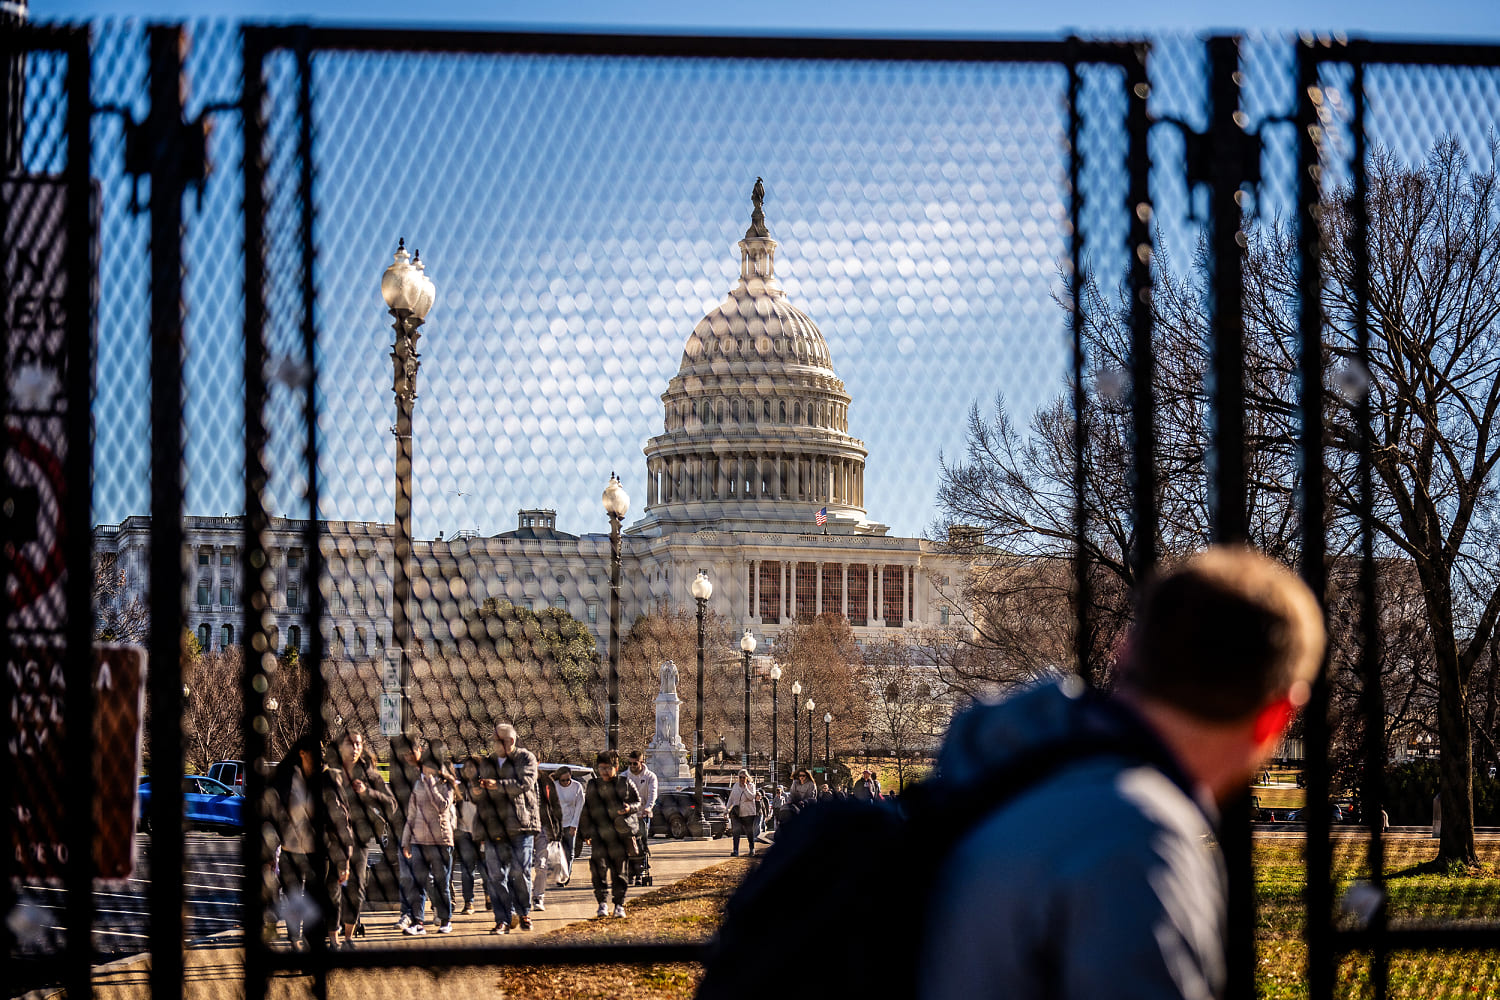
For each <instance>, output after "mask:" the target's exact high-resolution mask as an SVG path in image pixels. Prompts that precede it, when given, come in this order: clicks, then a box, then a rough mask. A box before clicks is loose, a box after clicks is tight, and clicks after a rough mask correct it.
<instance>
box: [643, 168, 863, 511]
mask: <svg viewBox="0 0 1500 1000" xmlns="http://www.w3.org/2000/svg"><path fill="white" fill-rule="evenodd" d="M764 198H765V190H764V188H763V187H762V184H761V180H760V178H756V182H755V190H754V192H753V194H752V196H751V199H752V203H753V205H754V208H753V211H752V213H751V216H750V228H749V229H748V230H746V231H745V238H744V239H742V240H740V242H739V253H740V278H739V282H738V284H736V285H735V287H734V288H733V289H732V290H730V292H729V294H728V295H727V296H726V297H725V299H724V301H723V302H722V303H720V304H719V305H718V306H717V307H716V308H714V309H713V311H711V312H709V313H708V314H707V315H706V316H704V317H703V318H702V319H700V320H699V321H698V322H697V323H696V324H694V326H693V330H692V332H691V333H690V334H689V335H688V338H687V342H686V344H685V345H684V347H683V352H682V363H681V365H680V367H679V368H678V371H677V374H676V376H674V377H673V378H672V380H671V382H670V383H668V385H667V391H666V392H664V393H662V397H661V400H662V407H663V419H662V433H660V434H658V435H657V436H655V437H653V438H652V439H651V440H650V441H648V442H647V444H646V449H645V454H646V512H645V518H644V519H643V521H642V522H641V523H640V524H637V525H635V526H634V527H633V528H632V530H633V531H635V532H637V533H653V532H667V531H680V530H698V529H701V528H721V529H727V530H775V531H791V532H803V531H806V532H813V531H816V532H819V533H821V532H823V531H824V530H825V528H826V530H827V531H828V532H829V533H833V534H883V533H884V532H885V530H886V529H885V526H884V525H878V524H872V523H870V522H869V521H868V520H867V519H866V518H865V510H864V463H865V457H866V455H867V450H866V449H865V446H864V442H862V441H860V440H858V439H857V438H853V437H850V436H849V433H848V431H849V403H850V398H849V394H848V393H847V392H845V390H844V383H843V382H842V381H840V379H839V377H838V376H837V375H836V374H835V373H834V370H833V361H832V358H831V357H830V355H829V351H828V343H827V341H825V340H824V339H823V334H822V332H821V331H820V330H819V329H818V326H817V324H816V323H814V322H813V321H812V319H811V318H809V317H808V315H807V314H806V313H804V312H803V311H802V310H800V309H798V308H797V307H796V306H794V305H792V304H791V303H790V302H789V301H788V300H787V297H786V292H785V291H784V290H783V289H782V287H781V282H780V281H778V280H777V277H776V251H777V249H778V248H779V244H778V243H777V242H776V241H775V240H774V239H772V238H771V233H770V230H769V229H768V228H767V226H766V217H765V212H764ZM823 508H826V509H827V525H826V526H824V525H816V522H815V517H816V514H817V512H818V511H819V510H821V509H823Z"/></svg>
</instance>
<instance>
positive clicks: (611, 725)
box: [601, 472, 630, 750]
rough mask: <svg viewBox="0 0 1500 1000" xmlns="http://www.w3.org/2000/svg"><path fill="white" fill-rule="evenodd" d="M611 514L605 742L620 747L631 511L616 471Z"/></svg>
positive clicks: (607, 502) (607, 490)
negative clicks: (625, 551)
mask: <svg viewBox="0 0 1500 1000" xmlns="http://www.w3.org/2000/svg"><path fill="white" fill-rule="evenodd" d="M601 499H602V500H603V501H604V513H605V514H607V515H609V676H608V678H607V679H606V681H605V698H606V700H607V701H608V707H607V709H606V717H605V746H607V747H608V748H609V749H610V750H618V749H620V525H621V524H622V523H623V522H624V520H625V515H626V514H628V513H630V494H628V493H626V492H625V487H624V486H623V485H621V483H620V477H619V476H616V475H615V474H614V473H613V472H611V473H610V474H609V482H608V483H606V484H605V486H604V493H603V494H602V496H601Z"/></svg>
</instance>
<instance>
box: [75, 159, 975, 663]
mask: <svg viewBox="0 0 1500 1000" xmlns="http://www.w3.org/2000/svg"><path fill="white" fill-rule="evenodd" d="M763 197H764V194H763V189H762V187H761V184H760V182H759V180H757V182H756V186H755V193H754V197H753V201H754V210H753V212H752V215H751V222H750V228H749V229H748V230H746V232H745V237H744V239H742V240H740V242H739V247H738V249H739V257H740V277H739V282H738V284H736V285H735V287H734V288H733V289H732V290H731V291H730V292H729V294H728V296H727V297H726V298H725V299H724V301H723V303H721V304H720V305H719V306H718V307H717V308H715V309H714V310H713V311H712V312H710V313H709V314H708V315H706V316H704V317H703V318H702V319H701V320H699V321H698V323H697V325H695V326H694V327H693V330H692V332H691V333H690V334H689V335H688V337H687V343H686V345H685V346H684V348H683V353H682V363H681V365H680V367H679V368H678V371H677V374H676V375H675V376H674V377H673V378H672V380H671V381H670V382H669V383H668V384H667V387H666V391H665V392H664V393H662V396H661V400H662V407H663V419H662V424H661V433H659V434H657V435H656V436H655V437H652V438H651V439H650V440H649V441H647V442H646V447H645V458H646V495H645V498H644V501H645V502H644V511H643V513H642V516H641V517H640V519H639V520H637V521H636V522H634V523H633V524H630V525H629V526H628V527H627V528H626V530H625V532H624V537H623V539H622V567H621V579H622V588H621V605H622V607H621V622H622V629H624V630H627V631H628V629H629V628H630V623H631V622H632V621H633V620H634V619H635V617H636V616H637V615H638V614H641V613H643V612H647V611H649V610H651V609H653V608H654V607H656V606H658V605H660V604H668V605H681V606H686V607H692V606H693V598H692V595H691V593H690V590H689V588H690V585H691V583H692V581H693V579H694V577H695V576H696V574H697V572H698V570H699V569H704V570H706V571H707V572H708V575H709V577H710V579H711V580H712V581H713V584H714V590H713V596H712V598H711V600H710V602H709V603H710V607H711V608H712V609H713V610H714V611H715V612H716V613H717V614H719V615H720V616H722V617H723V618H725V619H727V620H729V621H732V622H734V623H736V624H737V626H738V627H739V628H746V627H748V628H752V629H753V630H754V631H755V633H756V635H757V636H758V637H759V638H760V639H761V640H762V641H764V640H766V639H771V640H773V641H774V637H775V634H776V633H777V632H778V631H780V629H781V628H782V627H784V626H786V625H787V624H789V623H791V622H794V621H797V620H799V619H807V618H810V617H812V616H814V615H817V614H821V613H825V612H832V613H835V614H839V615H842V616H844V617H845V618H847V619H848V621H849V623H850V625H851V626H853V628H854V632H855V635H856V636H857V637H858V638H859V640H860V641H861V642H862V643H869V642H872V641H873V642H878V641H880V640H882V639H884V638H887V637H889V636H891V635H892V634H893V633H892V632H891V631H890V630H894V629H902V628H908V627H912V626H916V625H942V624H947V622H948V615H949V610H950V601H951V600H952V598H951V596H948V597H945V596H944V595H945V594H946V595H953V594H956V593H957V591H958V589H959V588H958V586H957V584H958V583H959V582H960V578H961V577H962V575H963V574H964V573H966V572H967V571H968V569H969V566H970V559H969V558H968V557H965V556H962V555H957V554H950V553H945V552H943V551H940V548H941V547H940V546H934V545H933V544H932V543H931V542H929V541H927V540H925V539H920V538H895V537H891V536H890V535H889V534H888V533H887V532H888V528H887V526H886V525H883V524H880V523H877V522H876V521H873V520H871V518H870V517H869V515H868V513H867V511H866V509H865V495H864V472H865V459H866V456H867V454H868V452H867V450H866V448H865V446H864V443H863V442H861V441H860V440H859V439H858V438H855V437H853V436H851V434H850V433H849V432H850V426H851V425H850V408H851V403H852V400H851V399H850V396H849V394H848V392H846V391H845V389H844V383H843V382H842V381H841V380H840V379H839V377H838V375H837V374H836V373H835V371H834V367H833V359H832V357H831V356H830V354H829V351H828V344H827V342H826V341H825V340H824V339H823V334H822V333H821V332H820V331H819V329H818V327H817V324H816V323H814V322H813V321H812V319H811V318H809V317H808V315H807V314H806V313H804V312H802V310H800V309H798V308H797V307H796V306H794V305H793V304H792V303H791V302H790V301H788V299H787V296H786V293H785V292H784V291H783V290H782V287H781V283H780V282H779V281H778V280H777V277H776V253H777V250H778V249H779V245H778V244H777V242H776V240H774V239H773V238H772V237H771V233H770V230H769V229H768V228H767V226H766V219H765V213H764V211H763ZM822 508H826V509H827V523H826V525H818V524H816V523H815V519H814V518H815V515H816V513H817V512H818V511H819V510H820V509H822ZM150 527H151V524H150V518H149V517H130V518H127V519H126V520H124V521H123V522H121V523H120V524H117V525H102V526H99V527H97V528H96V529H95V532H94V541H95V549H96V553H97V554H99V555H100V556H104V557H105V558H109V557H111V556H113V557H114V559H115V560H116V565H117V567H118V571H119V572H120V573H122V574H123V577H124V580H125V586H124V587H123V588H122V591H121V594H120V597H119V600H122V601H128V600H130V599H132V598H134V599H139V600H143V599H144V592H145V585H146V579H147V566H148V563H149V547H150ZM183 527H184V538H185V547H186V549H187V551H186V552H185V553H184V556H185V559H186V565H188V566H189V567H190V570H191V572H192V573H193V574H194V575H193V576H192V577H190V578H189V585H188V595H187V604H186V611H187V615H188V624H189V627H190V629H191V630H192V631H193V632H195V633H196V634H197V636H198V639H199V641H200V643H201V644H202V645H203V647H204V648H205V649H209V648H212V649H219V648H223V647H225V646H229V645H233V644H235V643H236V641H237V635H236V633H237V630H238V629H239V628H240V626H241V621H242V617H243V609H242V607H241V605H240V599H239V593H238V591H239V586H240V573H241V569H240V562H239V558H238V549H239V546H240V545H241V544H242V542H243V535H242V533H243V524H242V520H241V518H239V517H222V518H221V517H197V516H189V517H186V518H185V519H184V525H183ZM306 528H307V524H306V522H305V521H299V520H291V519H284V518H278V519H273V521H272V529H271V534H272V541H271V545H270V548H271V550H272V552H273V556H272V564H271V568H272V570H273V571H274V573H275V576H276V588H275V594H274V596H273V609H274V613H275V616H276V620H277V631H278V638H277V645H278V647H285V646H288V645H291V646H295V647H297V648H298V649H301V650H305V649H306V648H307V646H308V637H307V636H306V635H305V634H304V632H303V629H304V627H305V626H304V624H303V609H304V608H305V604H306V596H307V594H306V587H307V582H306V581H305V579H304V575H305V567H306V566H307V560H306V554H305V552H304V551H303V546H304V539H305V537H306V536H305V532H306ZM393 536H394V527H393V526H392V525H391V524H383V523H376V522H348V521H329V522H324V523H323V524H322V525H321V526H320V532H319V539H320V543H319V544H320V546H321V548H322V552H323V557H324V560H325V563H326V573H327V577H326V578H327V586H328V591H327V596H326V598H325V616H324V627H325V629H326V630H327V631H326V637H325V641H326V642H327V644H328V645H327V649H328V653H329V655H331V656H334V657H352V658H363V657H380V656H381V655H382V654H383V651H384V648H385V647H386V646H387V645H389V644H390V642H391V633H390V613H389V608H388V602H389V599H390V593H391V584H390V573H391V567H392V558H393V557H392V552H393ZM414 558H415V561H416V566H417V568H416V574H415V575H416V579H415V581H414V585H413V609H412V610H413V615H412V617H413V619H414V622H413V624H414V628H415V635H416V638H417V639H419V640H423V641H431V640H432V639H433V638H434V637H436V639H438V640H439V641H441V640H442V639H444V638H445V635H444V634H442V633H443V632H445V631H446V630H447V624H446V623H447V622H450V621H453V620H455V618H462V617H463V616H464V615H465V614H467V613H469V612H471V611H473V610H474V608H476V607H477V606H478V605H479V604H480V603H482V602H483V601H484V600H485V599H487V598H491V597H493V598H499V599H503V600H508V601H510V602H512V603H513V604H516V605H519V606H523V607H530V608H532V609H534V610H539V609H541V608H542V607H544V606H549V605H550V606H555V607H560V608H566V609H567V610H568V611H569V612H570V613H572V615H573V616H574V617H575V618H577V619H579V620H580V621H582V622H585V623H586V624H587V625H588V627H589V628H591V629H592V630H593V631H594V632H595V634H596V635H597V636H598V637H599V638H600V649H601V651H602V650H603V649H604V646H605V642H604V640H605V639H606V638H607V636H608V630H609V536H608V535H607V534H603V533H598V534H584V535H574V534H569V533H568V532H566V531H564V530H561V529H560V528H559V526H558V525H557V523H556V514H555V513H554V512H553V511H551V510H544V509H543V510H523V511H521V512H520V514H519V517H518V522H517V525H516V528H515V529H514V530H511V531H507V532H503V533H501V534H498V535H494V536H491V537H487V538H486V537H478V536H477V533H461V534H460V535H459V536H456V537H450V538H448V539H443V538H441V537H439V538H438V539H435V540H431V541H428V540H418V541H416V542H415V552H414ZM956 620H957V618H956V617H955V621H956Z"/></svg>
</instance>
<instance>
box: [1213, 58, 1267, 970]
mask: <svg viewBox="0 0 1500 1000" xmlns="http://www.w3.org/2000/svg"><path fill="white" fill-rule="evenodd" d="M1208 81H1209V121H1208V133H1207V135H1206V139H1207V146H1206V156H1207V157H1208V162H1207V163H1204V164H1202V165H1201V166H1202V167H1203V168H1205V170H1204V175H1203V176H1204V179H1206V180H1207V181H1208V186H1209V191H1208V194H1209V206H1210V210H1209V218H1208V230H1209V232H1208V243H1209V249H1210V252H1209V254H1208V261H1209V267H1210V275H1209V293H1210V302H1211V306H1210V311H1209V325H1210V331H1211V333H1210V339H1211V351H1210V355H1211V357H1210V363H1209V382H1210V386H1209V388H1210V393H1209V395H1210V401H1209V413H1210V420H1211V423H1212V445H1211V450H1210V453H1209V454H1210V463H1209V523H1210V526H1211V536H1212V538H1213V540H1214V542H1216V543H1218V544H1221V545H1223V544H1239V543H1243V542H1245V541H1246V540H1247V538H1248V530H1247V527H1248V526H1247V522H1246V510H1245V502H1246V492H1247V491H1246V486H1245V473H1246V462H1245V335H1244V302H1245V277H1244V269H1243V267H1242V262H1241V257H1242V255H1243V253H1244V249H1245V246H1246V238H1245V233H1244V230H1243V227H1242V220H1243V218H1244V212H1243V210H1242V208H1241V203H1240V199H1241V198H1242V197H1244V193H1245V192H1244V185H1245V183H1246V182H1247V181H1248V180H1250V179H1252V178H1253V177H1254V176H1256V175H1257V174H1258V173H1259V171H1258V170H1256V169H1253V168H1252V165H1251V164H1250V163H1249V159H1250V158H1251V157H1254V158H1255V159H1257V160H1258V159H1259V157H1260V150H1259V148H1258V147H1257V146H1255V145H1254V144H1253V143H1252V142H1251V141H1250V140H1249V136H1247V135H1246V133H1245V127H1244V123H1245V117H1244V112H1243V111H1242V110H1241V109H1240V40H1239V38H1237V37H1234V36H1225V35H1219V36H1215V37H1213V38H1210V39H1209V40H1208ZM1251 819H1252V817H1251V808H1250V793H1249V790H1248V789H1247V790H1245V791H1244V792H1242V793H1240V794H1238V795H1236V796H1235V797H1234V799H1233V800H1232V801H1230V802H1228V803H1226V804H1225V806H1224V810H1223V814H1222V816H1221V817H1220V829H1219V839H1220V843H1221V844H1222V846H1223V849H1224V861H1225V865H1226V868H1227V870H1228V875H1229V905H1228V914H1227V916H1228V919H1227V921H1226V924H1225V942H1224V957H1225V968H1226V970H1227V972H1228V977H1229V978H1228V983H1227V986H1228V989H1227V993H1226V996H1228V997H1230V998H1231V1000H1248V998H1251V997H1254V996H1255V994H1256V983H1255V870H1254V860H1253V857H1252V852H1253V845H1252V843H1251V833H1250V823H1251Z"/></svg>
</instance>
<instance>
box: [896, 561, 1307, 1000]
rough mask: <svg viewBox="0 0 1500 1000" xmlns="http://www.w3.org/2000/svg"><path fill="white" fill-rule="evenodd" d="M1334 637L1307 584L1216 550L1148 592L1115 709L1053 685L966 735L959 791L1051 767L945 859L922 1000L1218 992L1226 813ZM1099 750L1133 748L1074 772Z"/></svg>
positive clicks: (980, 720)
mask: <svg viewBox="0 0 1500 1000" xmlns="http://www.w3.org/2000/svg"><path fill="white" fill-rule="evenodd" d="M1324 643H1325V635H1324V629H1323V623H1322V616H1321V613H1320V611H1319V609H1318V606H1317V603H1316V601H1315V600H1314V599H1313V596H1312V594H1311V592H1309V591H1308V589H1307V588H1306V587H1305V586H1304V585H1303V584H1302V583H1301V581H1300V580H1298V579H1297V578H1296V577H1295V576H1293V575H1292V574H1291V573H1290V572H1288V571H1287V570H1286V569H1285V568H1283V567H1282V566H1280V565H1278V564H1277V563H1274V562H1272V561H1271V560H1269V559H1267V558H1266V557H1264V556H1261V555H1259V554H1257V553H1255V552H1252V551H1250V550H1249V549H1242V548H1213V549H1209V550H1208V551H1205V552H1203V553H1201V554H1199V555H1198V556H1196V557H1194V558H1192V559H1190V560H1188V561H1187V562H1186V563H1184V564H1182V565H1181V566H1179V567H1178V568H1176V569H1174V570H1173V571H1172V572H1170V573H1167V574H1165V575H1164V576H1162V577H1161V578H1159V579H1158V580H1156V581H1155V582H1153V583H1152V584H1151V585H1150V586H1149V587H1148V588H1147V590H1146V593H1145V594H1144V596H1143V598H1142V602H1141V606H1140V611H1139V617H1138V619H1137V624H1136V627H1135V629H1134V631H1133V632H1132V633H1131V636H1130V640H1129V644H1128V647H1127V649H1126V651H1125V653H1124V655H1123V656H1122V661H1121V664H1120V667H1119V673H1118V677H1117V683H1116V688H1115V691H1114V692H1113V694H1112V695H1110V696H1103V695H1097V694H1086V693H1084V692H1082V691H1081V690H1079V689H1077V686H1076V684H1075V685H1074V689H1072V690H1070V689H1069V688H1068V686H1067V685H1057V686H1047V687H1043V688H1039V689H1037V690H1034V691H1031V692H1029V693H1027V694H1024V695H1021V696H1019V697H1017V698H1014V699H1011V700H1010V701H1007V702H1005V703H1002V704H1000V705H995V706H989V707H984V708H980V709H978V710H976V711H973V712H970V713H969V714H967V715H965V716H963V717H961V718H960V719H958V720H957V721H955V723H954V725H953V728H952V730H951V731H950V733H949V736H948V739H947V742H946V744H945V746H944V748H943V751H942V756H941V758H940V761H939V765H940V768H941V770H942V772H943V775H944V778H945V780H949V781H951V782H953V783H954V784H955V785H956V786H959V787H966V786H972V787H973V788H974V789H975V794H976V795H977V794H982V793H981V792H980V791H979V789H980V788H981V787H982V785H983V783H984V781H985V779H986V777H987V776H993V775H996V774H999V773H1002V772H1007V771H1009V772H1015V771H1016V770H1017V768H1028V767H1035V768H1044V769H1045V768H1056V770H1055V773H1052V774H1050V775H1048V776H1046V777H1043V778H1041V779H1039V780H1037V781H1036V782H1035V783H1034V784H1031V785H1029V786H1027V787H1026V789H1025V790H1024V791H1022V792H1021V793H1020V794H1018V795H1016V796H1014V797H1012V798H1008V799H1005V800H1003V802H1002V804H1001V805H1000V806H998V807H997V808H995V809H994V810H993V811H992V812H990V813H989V814H988V815H987V816H986V817H985V818H984V819H982V820H980V821H979V822H978V823H977V824H975V825H974V826H973V827H972V828H970V830H969V832H968V833H966V834H965V835H964V836H962V837H961V838H960V839H959V841H958V842H957V844H956V846H955V849H954V850H953V852H952V853H951V854H949V856H948V857H947V859H946V860H945V861H944V862H943V864H942V865H941V867H940V869H939V873H938V876H937V881H936V883H935V885H934V889H933V893H932V896H931V905H930V906H929V911H928V914H927V918H928V919H927V920H926V922H925V923H926V926H925V929H924V941H925V944H924V949H923V956H922V959H921V966H920V971H919V980H918V981H919V982H920V984H921V992H922V995H923V996H924V998H925V1000H970V998H972V997H973V996H976V995H1003V996H1007V997H1021V998H1027V997H1049V998H1051V997H1055V998H1063V1000H1067V998H1080V1000H1082V998H1095V997H1104V996H1119V995H1122V994H1128V995H1130V996H1132V997H1191V998H1203V1000H1207V998H1211V997H1215V996H1218V995H1220V994H1221V993H1222V991H1223V987H1224V960H1223V927H1224V908H1225V898H1224V897H1225V885H1224V869H1223V862H1222V858H1221V857H1220V854H1219V850H1218V847H1217V844H1216V842H1215V839H1214V823H1215V821H1216V819H1217V813H1216V806H1217V804H1218V803H1222V802H1224V801H1226V800H1228V799H1229V798H1231V797H1232V796H1234V795H1235V794H1237V793H1239V792H1242V791H1243V790H1244V788H1245V786H1246V784H1247V783H1248V781H1249V779H1250V777H1251V776H1252V775H1253V774H1255V773H1256V772H1257V771H1258V770H1259V769H1260V768H1261V766H1262V765H1263V764H1264V763H1265V762H1266V760H1268V759H1269V757H1270V755H1271V753H1272V752H1273V751H1274V750H1275V747H1276V744H1277V741H1278V740H1279V739H1280V737H1281V734H1282V732H1283V730H1284V729H1285V728H1286V726H1287V723H1288V722H1290V721H1291V718H1292V716H1293V715H1294V714H1295V713H1296V711H1297V709H1298V708H1300V707H1301V706H1302V705H1303V704H1305V703H1306V701H1307V698H1308V695H1309V693H1310V685H1311V682H1312V680H1313V678H1314V676H1315V675H1316V673H1317V670H1318V668H1319V665H1320V664H1321V662H1322V657H1323V648H1324ZM1086 745H1092V746H1100V745H1105V746H1110V745H1118V746H1119V747H1120V748H1121V749H1120V751H1119V752H1105V753H1083V754H1077V756H1075V757H1073V758H1072V759H1071V760H1069V757H1068V755H1069V753H1070V752H1072V753H1076V752H1077V751H1076V748H1077V747H1080V746H1086ZM1059 761H1061V763H1059Z"/></svg>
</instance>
